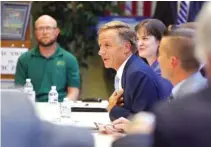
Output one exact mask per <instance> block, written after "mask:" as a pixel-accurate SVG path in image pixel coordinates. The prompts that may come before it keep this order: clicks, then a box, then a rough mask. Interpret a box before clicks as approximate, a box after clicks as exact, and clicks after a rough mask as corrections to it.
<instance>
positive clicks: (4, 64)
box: [0, 48, 28, 75]
mask: <svg viewBox="0 0 211 147" xmlns="http://www.w3.org/2000/svg"><path fill="white" fill-rule="evenodd" d="M0 50H1V74H12V75H13V74H15V70H16V64H17V61H18V58H19V57H20V55H21V54H23V53H25V52H26V51H28V49H27V48H1V49H0Z"/></svg>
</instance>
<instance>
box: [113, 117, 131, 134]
mask: <svg viewBox="0 0 211 147" xmlns="http://www.w3.org/2000/svg"><path fill="white" fill-rule="evenodd" d="M130 123H131V122H130V120H128V119H126V118H124V117H120V118H119V119H116V120H114V121H113V122H112V125H113V126H114V128H115V129H117V130H121V131H122V132H125V130H126V128H127V126H128V125H130Z"/></svg>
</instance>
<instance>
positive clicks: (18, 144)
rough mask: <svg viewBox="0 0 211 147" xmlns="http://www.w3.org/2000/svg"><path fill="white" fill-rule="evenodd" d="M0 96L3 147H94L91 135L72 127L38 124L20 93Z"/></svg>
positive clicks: (43, 122)
mask: <svg viewBox="0 0 211 147" xmlns="http://www.w3.org/2000/svg"><path fill="white" fill-rule="evenodd" d="M0 92H1V126H2V128H1V146H2V147H69V146H77V147H93V146H94V141H93V137H92V135H91V133H90V132H89V131H87V130H85V129H82V128H78V127H72V126H59V125H54V124H52V123H48V122H45V121H41V120H40V119H39V118H38V117H37V116H36V113H35V111H34V108H33V106H32V104H31V102H30V101H29V100H28V99H27V96H26V95H25V94H23V93H22V92H20V91H18V90H14V89H12V90H11V89H10V90H6V89H3V90H1V91H0Z"/></svg>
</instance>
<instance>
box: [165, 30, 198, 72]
mask: <svg viewBox="0 0 211 147" xmlns="http://www.w3.org/2000/svg"><path fill="white" fill-rule="evenodd" d="M164 38H168V43H169V44H170V46H171V47H169V48H167V49H166V53H167V55H168V56H175V57H177V58H178V59H179V60H180V62H181V68H182V69H183V70H184V71H186V72H193V71H197V70H198V69H199V65H200V64H199V62H198V60H197V59H196V57H195V55H194V48H195V43H194V39H195V31H194V30H193V29H189V28H178V29H175V30H172V31H169V32H168V33H166V34H165V35H164Z"/></svg>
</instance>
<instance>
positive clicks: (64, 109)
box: [60, 98, 71, 118]
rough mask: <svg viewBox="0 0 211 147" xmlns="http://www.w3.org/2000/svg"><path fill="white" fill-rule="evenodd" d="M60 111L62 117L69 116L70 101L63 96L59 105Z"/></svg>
mask: <svg viewBox="0 0 211 147" xmlns="http://www.w3.org/2000/svg"><path fill="white" fill-rule="evenodd" d="M60 112H61V117H62V118H70V117H71V101H70V100H69V99H68V98H64V100H63V102H62V103H61V106H60Z"/></svg>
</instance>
